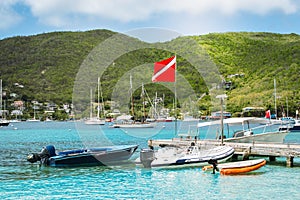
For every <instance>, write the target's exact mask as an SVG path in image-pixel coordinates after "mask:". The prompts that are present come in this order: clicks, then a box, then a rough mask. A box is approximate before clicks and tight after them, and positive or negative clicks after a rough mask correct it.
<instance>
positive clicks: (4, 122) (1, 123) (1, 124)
mask: <svg viewBox="0 0 300 200" xmlns="http://www.w3.org/2000/svg"><path fill="white" fill-rule="evenodd" d="M2 94H3V93H2V79H1V80H0V110H1V119H0V127H1V126H8V125H9V121H7V120H6V119H5V117H4V118H3V114H4V112H5V111H4V110H3V109H2Z"/></svg>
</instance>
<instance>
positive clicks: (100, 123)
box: [84, 119, 105, 125]
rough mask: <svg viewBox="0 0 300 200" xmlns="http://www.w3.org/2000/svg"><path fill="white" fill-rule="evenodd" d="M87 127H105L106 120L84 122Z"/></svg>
mask: <svg viewBox="0 0 300 200" xmlns="http://www.w3.org/2000/svg"><path fill="white" fill-rule="evenodd" d="M84 123H85V124H87V125H105V120H101V119H89V120H86V121H85V122H84Z"/></svg>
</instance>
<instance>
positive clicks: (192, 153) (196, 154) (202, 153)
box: [136, 143, 234, 168]
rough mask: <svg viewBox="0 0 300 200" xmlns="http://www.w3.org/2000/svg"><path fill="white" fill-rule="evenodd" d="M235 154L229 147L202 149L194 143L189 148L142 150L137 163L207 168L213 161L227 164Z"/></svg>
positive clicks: (151, 165) (155, 165)
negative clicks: (210, 161)
mask: <svg viewBox="0 0 300 200" xmlns="http://www.w3.org/2000/svg"><path fill="white" fill-rule="evenodd" d="M233 153H234V149H233V148H232V147H229V146H216V147H211V148H205V149H202V148H201V147H199V146H195V145H194V144H193V143H192V144H191V146H189V147H187V148H183V147H163V148H160V149H158V150H156V151H154V150H152V149H142V150H141V153H140V158H138V159H137V160H136V162H137V163H141V164H143V166H144V167H148V168H149V167H152V168H153V167H159V168H161V167H168V168H169V167H186V166H205V165H207V163H208V161H209V160H211V159H214V160H217V161H218V163H220V162H225V161H226V160H228V159H229V158H231V156H232V155H233Z"/></svg>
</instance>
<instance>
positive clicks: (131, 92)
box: [130, 75, 134, 117]
mask: <svg viewBox="0 0 300 200" xmlns="http://www.w3.org/2000/svg"><path fill="white" fill-rule="evenodd" d="M130 95H131V113H132V116H133V117H134V102H133V89H132V76H131V75H130Z"/></svg>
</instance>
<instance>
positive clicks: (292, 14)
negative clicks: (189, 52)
mask: <svg viewBox="0 0 300 200" xmlns="http://www.w3.org/2000/svg"><path fill="white" fill-rule="evenodd" d="M149 27H151V28H162V29H169V30H173V31H176V32H178V33H181V34H183V35H201V34H207V33H211V32H231V31H251V32H253V31H255V32H276V33H297V34H300V1H299V0H185V1H183V0H160V1H158V0H148V1H145V0H1V2H0V39H4V38H7V37H13V36H19V35H21V36H24V35H25V36H26V35H35V34H40V33H47V32H53V31H85V30H92V29H109V30H112V31H116V32H121V33H126V32H128V31H130V30H132V29H140V28H149Z"/></svg>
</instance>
